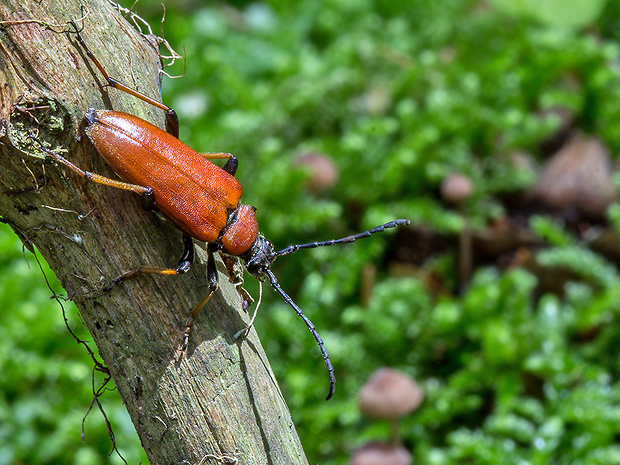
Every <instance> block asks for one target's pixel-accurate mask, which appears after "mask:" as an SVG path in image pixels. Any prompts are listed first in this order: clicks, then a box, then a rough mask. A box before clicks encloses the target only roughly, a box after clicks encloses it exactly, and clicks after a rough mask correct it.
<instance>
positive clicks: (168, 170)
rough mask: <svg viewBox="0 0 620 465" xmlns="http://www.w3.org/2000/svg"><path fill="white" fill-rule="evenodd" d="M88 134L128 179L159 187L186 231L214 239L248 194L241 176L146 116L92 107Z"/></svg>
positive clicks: (160, 202)
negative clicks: (159, 126)
mask: <svg viewBox="0 0 620 465" xmlns="http://www.w3.org/2000/svg"><path fill="white" fill-rule="evenodd" d="M86 118H87V120H88V122H89V126H88V127H87V128H86V135H87V136H88V138H89V139H90V140H91V142H92V144H93V145H94V146H95V148H96V149H97V151H98V152H99V153H100V154H101V156H102V157H103V158H104V159H105V160H106V162H107V163H108V164H109V165H110V166H111V167H112V169H113V170H114V171H115V172H116V173H117V174H118V175H119V176H120V177H122V178H123V179H125V180H126V181H128V182H130V183H133V184H138V185H141V186H145V187H150V188H151V189H153V193H154V198H155V204H156V206H157V207H158V208H159V209H160V210H161V211H162V212H163V213H164V214H166V215H167V216H168V217H169V218H170V219H172V220H173V221H174V222H175V223H176V224H177V225H178V226H179V227H180V228H181V229H182V230H183V231H185V232H187V233H188V234H190V235H191V236H192V237H195V238H196V239H199V240H202V241H206V242H213V241H215V240H216V239H217V238H218V237H219V235H220V232H221V230H222V229H223V228H224V226H225V225H226V222H227V219H228V210H229V209H234V208H235V207H236V206H237V204H238V202H239V199H240V198H241V194H242V187H241V184H240V183H239V181H237V180H236V179H235V178H234V177H233V176H231V175H230V174H228V173H227V172H226V171H224V170H223V169H221V168H220V167H219V166H216V165H215V164H213V163H211V162H210V161H209V160H207V159H205V158H204V157H202V156H201V155H200V154H198V152H196V151H194V150H192V149H191V148H190V147H188V146H187V145H185V144H184V143H182V142H181V141H179V140H178V139H177V138H176V137H174V136H172V135H170V134H168V133H167V132H165V131H163V130H161V129H160V128H158V127H157V126H154V125H152V124H150V123H148V122H146V121H144V120H142V119H140V118H137V117H135V116H133V115H129V114H127V113H121V112H117V111H112V110H97V111H95V110H92V109H91V110H89V111H88V113H87V114H86Z"/></svg>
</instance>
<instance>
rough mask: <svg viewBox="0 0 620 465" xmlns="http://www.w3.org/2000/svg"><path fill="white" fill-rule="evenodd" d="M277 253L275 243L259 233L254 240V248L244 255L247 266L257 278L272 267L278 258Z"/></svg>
mask: <svg viewBox="0 0 620 465" xmlns="http://www.w3.org/2000/svg"><path fill="white" fill-rule="evenodd" d="M276 257H277V255H276V252H275V250H274V248H273V244H272V243H271V242H269V241H268V240H267V239H265V237H264V236H262V235H259V236H258V237H257V238H256V241H254V244H253V245H252V248H251V249H250V250H249V251H248V253H247V254H246V255H245V256H244V257H242V259H243V261H244V264H245V268H246V270H248V273H250V274H251V275H252V276H255V277H257V278H259V277H262V276H265V273H266V272H267V270H269V269H270V268H271V263H272V262H273V261H274V260H275V259H276Z"/></svg>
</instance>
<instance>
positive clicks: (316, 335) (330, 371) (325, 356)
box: [265, 270, 336, 400]
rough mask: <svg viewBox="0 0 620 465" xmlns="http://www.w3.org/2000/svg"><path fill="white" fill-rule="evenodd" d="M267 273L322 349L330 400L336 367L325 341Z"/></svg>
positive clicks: (275, 280)
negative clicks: (327, 375)
mask: <svg viewBox="0 0 620 465" xmlns="http://www.w3.org/2000/svg"><path fill="white" fill-rule="evenodd" d="M265 273H266V274H267V276H269V281H270V282H271V287H273V288H274V289H275V290H276V291H277V292H278V294H280V295H281V296H282V298H283V299H284V301H285V302H286V303H288V304H289V305H290V306H291V307H293V310H295V313H297V315H299V317H300V318H301V319H302V320H304V323H306V326H307V327H308V329H309V330H310V332H311V333H312V335H313V336H314V339H316V343H317V344H318V345H319V349H321V355H322V356H323V360H325V365H326V366H327V373H328V374H329V393H328V394H327V397H326V398H325V400H329V399H330V398H331V396H332V395H333V394H334V390H335V389H336V376H335V375H334V367H333V366H332V362H331V361H330V360H329V354H328V353H327V350H326V349H325V344H323V339H321V336H319V333H317V331H316V328H315V327H314V325H313V324H312V321H310V319H309V318H308V317H307V316H306V315H304V312H302V311H301V308H299V307H298V306H297V304H296V303H295V302H293V299H291V298H290V297H289V296H288V294H287V293H286V292H284V291H283V290H282V288H281V287H280V284H278V280H277V279H276V276H275V275H274V274H273V272H272V271H271V270H266V271H265Z"/></svg>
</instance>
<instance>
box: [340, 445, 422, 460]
mask: <svg viewBox="0 0 620 465" xmlns="http://www.w3.org/2000/svg"><path fill="white" fill-rule="evenodd" d="M411 463H412V460H411V454H410V453H409V452H408V451H407V450H406V449H405V448H404V447H402V446H393V445H390V444H383V443H380V442H372V443H370V444H366V445H365V446H364V447H362V448H361V449H358V450H357V451H355V453H354V454H353V457H352V458H351V462H349V464H350V465H411Z"/></svg>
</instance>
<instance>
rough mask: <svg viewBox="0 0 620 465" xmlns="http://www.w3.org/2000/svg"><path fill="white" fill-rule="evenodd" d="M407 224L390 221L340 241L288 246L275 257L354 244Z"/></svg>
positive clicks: (406, 222) (404, 221)
mask: <svg viewBox="0 0 620 465" xmlns="http://www.w3.org/2000/svg"><path fill="white" fill-rule="evenodd" d="M408 224H410V221H409V220H394V221H390V222H389V223H385V224H382V225H381V226H377V227H376V228H372V229H369V230H368V231H364V232H361V233H359V234H355V235H353V236H347V237H343V238H342V239H332V240H331V241H324V242H310V243H308V244H298V245H289V246H288V247H287V248H286V249H282V250H280V251H279V252H276V257H281V256H282V255H288V254H290V253H293V252H296V251H298V250H299V249H314V248H315V247H328V246H330V245H336V244H347V243H349V242H355V241H356V240H357V239H363V238H364V237H368V236H370V235H371V234H376V233H380V232H383V231H385V230H386V229H388V228H395V227H396V226H407V225H408Z"/></svg>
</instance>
